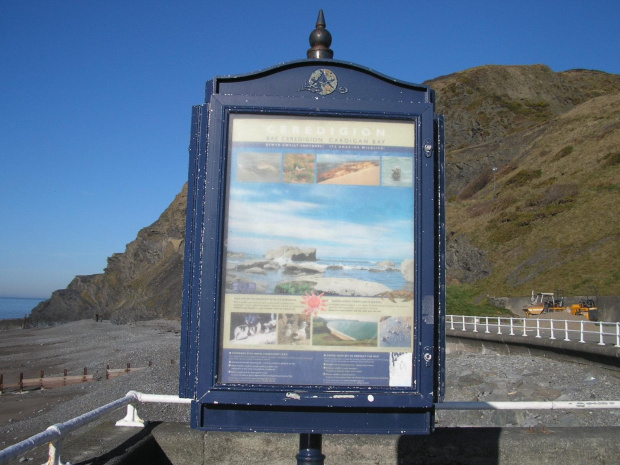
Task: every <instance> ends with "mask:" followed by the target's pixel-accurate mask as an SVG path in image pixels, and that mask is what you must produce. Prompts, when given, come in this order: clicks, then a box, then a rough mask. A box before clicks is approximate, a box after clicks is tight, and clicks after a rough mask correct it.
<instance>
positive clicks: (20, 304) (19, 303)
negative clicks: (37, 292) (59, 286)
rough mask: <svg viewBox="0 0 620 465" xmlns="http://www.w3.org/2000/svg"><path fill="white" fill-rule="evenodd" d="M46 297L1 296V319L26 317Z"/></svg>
mask: <svg viewBox="0 0 620 465" xmlns="http://www.w3.org/2000/svg"><path fill="white" fill-rule="evenodd" d="M44 300H45V299H31V298H18V297H0V320H11V319H13V318H24V316H26V315H30V311H31V310H32V309H33V308H34V307H36V306H37V305H39V303H41V302H43V301H44Z"/></svg>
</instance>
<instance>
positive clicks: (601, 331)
mask: <svg viewBox="0 0 620 465" xmlns="http://www.w3.org/2000/svg"><path fill="white" fill-rule="evenodd" d="M598 334H599V338H598V345H599V346H604V345H605V342H604V341H603V323H602V322H600V323H599V325H598Z"/></svg>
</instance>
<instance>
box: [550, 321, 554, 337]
mask: <svg viewBox="0 0 620 465" xmlns="http://www.w3.org/2000/svg"><path fill="white" fill-rule="evenodd" d="M549 325H550V330H551V336H550V337H549V339H555V335H554V334H553V320H549Z"/></svg>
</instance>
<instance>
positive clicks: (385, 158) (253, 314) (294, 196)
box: [219, 114, 415, 388]
mask: <svg viewBox="0 0 620 465" xmlns="http://www.w3.org/2000/svg"><path fill="white" fill-rule="evenodd" d="M414 141H415V122H414V121H394V120H391V121H386V120H368V119H343V118H324V117H322V118H315V117H290V116H282V117H279V116H264V115H249V114H234V115H230V119H229V143H228V150H229V153H228V162H229V168H228V184H227V189H228V190H227V222H226V226H225V234H226V235H225V248H224V253H225V258H224V267H225V270H226V273H225V277H224V279H223V283H224V284H223V299H222V301H223V304H222V308H221V309H220V312H221V313H220V321H221V329H220V330H221V337H220V364H219V380H220V382H221V383H224V384H229V383H241V384H270V385H271V384H273V385H283V384H286V385H315V386H376V387H400V388H411V387H412V386H413V374H412V357H413V347H414V340H413V338H414V334H415V332H414V318H413V315H414V312H413V302H414V295H413V290H414V288H413V275H414V272H413V269H414V268H413V257H414V253H413V251H414V246H413V244H414V224H413V223H414V220H413V218H414V214H413V212H414V205H413V203H414V190H413V182H414V181H413V180H414Z"/></svg>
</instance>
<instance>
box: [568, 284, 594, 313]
mask: <svg viewBox="0 0 620 465" xmlns="http://www.w3.org/2000/svg"><path fill="white" fill-rule="evenodd" d="M590 294H592V298H590ZM570 312H571V314H573V315H583V316H585V317H586V318H588V320H590V321H598V292H597V291H596V288H595V287H594V286H590V287H589V288H588V295H587V296H586V298H585V300H582V301H581V302H579V303H578V304H573V305H571V307H570Z"/></svg>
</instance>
